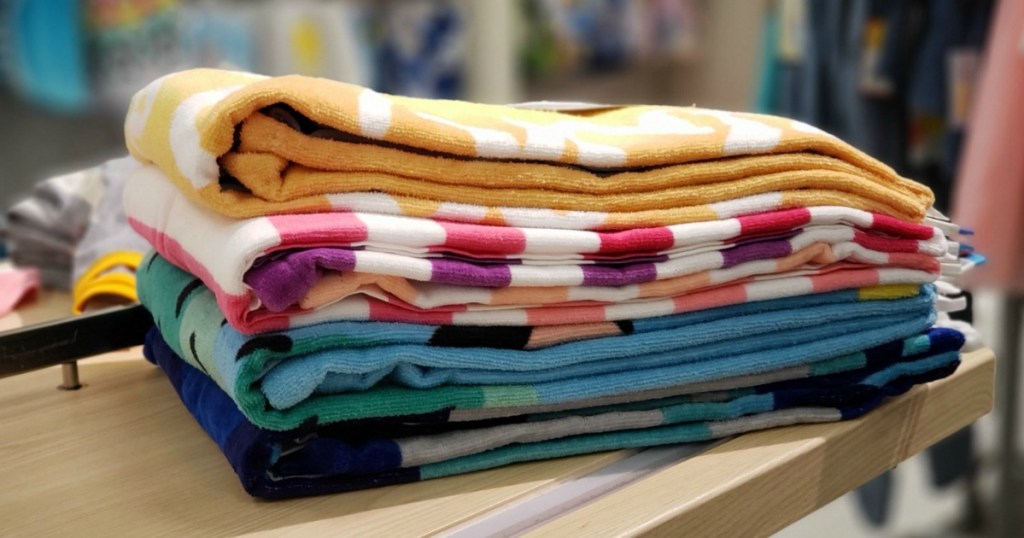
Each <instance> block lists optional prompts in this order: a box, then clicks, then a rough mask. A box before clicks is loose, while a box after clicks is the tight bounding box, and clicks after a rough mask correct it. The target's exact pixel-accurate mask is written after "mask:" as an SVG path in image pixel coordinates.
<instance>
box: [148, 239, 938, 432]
mask: <svg viewBox="0 0 1024 538" xmlns="http://www.w3.org/2000/svg"><path fill="white" fill-rule="evenodd" d="M908 288H909V289H908ZM139 295H140V299H141V300H142V302H143V304H145V305H146V306H147V308H149V310H150V311H151V312H152V313H153V316H154V320H155V322H156V325H157V327H158V328H159V330H160V332H161V334H162V335H164V337H165V339H166V340H167V341H168V343H169V344H170V345H171V347H172V348H173V349H174V350H175V352H176V353H177V354H178V355H180V356H181V357H183V358H184V359H185V360H188V361H190V363H191V364H193V365H194V366H196V367H197V368H199V369H201V370H203V371H204V372H207V373H208V375H210V376H211V377H213V379H214V380H215V381H216V382H217V383H218V384H219V385H220V386H221V387H222V388H223V389H224V390H225V391H226V392H227V393H228V394H230V395H231V396H232V398H234V399H235V400H236V401H237V402H238V403H239V406H240V407H241V408H242V409H243V411H244V412H245V413H246V415H247V416H248V417H249V418H250V420H252V421H253V422H254V423H256V424H258V425H260V426H262V427H265V428H269V429H278V430H280V429H289V428H294V427H297V426H298V425H299V424H302V423H304V422H305V421H314V422H316V423H321V424H323V423H331V422H337V421H340V420H354V419H361V418H374V417H381V416H395V415H412V414H424V413H432V412H439V411H442V410H445V409H449V408H470V409H474V408H488V407H513V406H529V405H547V404H558V403H563V402H572V401H578V400H585V399H590V398H599V397H606V396H616V395H620V394H623V393H627V392H636V391H642V390H654V389H664V388H669V387H672V386H677V385H682V384H687V383H700V382H707V381H715V380H719V379H722V378H727V377H735V376H742V375H750V374H758V373H764V372H768V371H772V370H778V369H782V368H789V367H795V366H803V365H808V364H811V363H818V362H821V361H826V360H829V359H835V358H837V357H841V356H843V355H847V354H855V353H857V352H859V351H861V350H863V349H865V348H867V347H871V346H874V345H880V344H882V343H884V342H888V341H890V340H895V339H899V338H904V337H908V336H911V335H913V334H916V333H919V332H920V331H922V330H924V329H926V328H928V327H930V326H931V325H932V324H933V323H934V321H935V310H934V300H935V293H934V289H933V288H932V287H930V286H927V287H924V288H921V289H918V290H914V289H913V288H912V287H907V286H902V287H889V288H887V289H882V290H856V291H850V292H840V293H836V294H816V295H815V294H812V295H805V296H801V297H795V298H793V299H789V300H785V301H775V302H773V301H764V302H759V303H750V304H741V305H738V306H735V307H730V308H724V309H715V310H707V311H702V312H696V313H692V314H687V315H681V316H666V317H660V318H652V319H637V320H634V321H632V323H630V324H629V325H628V326H627V327H629V329H628V334H623V333H624V332H626V331H623V330H622V328H621V327H622V325H618V327H619V330H620V332H619V335H618V336H608V337H593V336H594V334H593V332H582V333H580V334H582V335H583V336H584V337H589V338H586V339H582V340H579V339H578V338H579V337H574V335H573V333H572V331H573V329H572V328H566V331H567V332H566V333H565V334H563V335H562V336H561V337H557V338H555V340H554V341H555V342H561V343H560V344H557V345H544V344H539V345H537V344H535V345H536V348H534V347H533V346H530V345H529V341H528V340H527V341H526V343H525V344H523V343H522V340H520V343H519V344H518V345H515V344H511V343H506V344H505V345H504V346H501V347H502V348H495V347H490V346H481V347H476V346H475V345H474V343H475V342H474V340H473V337H474V336H479V335H480V334H481V332H479V331H486V330H485V329H477V330H476V331H477V332H474V330H468V331H465V332H462V331H461V330H460V329H461V328H451V327H441V328H438V327H423V326H416V325H404V324H384V323H374V324H367V323H341V322H339V323H329V324H321V325H316V326H311V327H308V328H305V329H296V330H291V331H286V332H280V333H265V334H260V335H257V336H253V337H246V336H244V335H242V334H240V333H239V332H237V331H235V330H234V329H233V328H232V327H231V326H230V325H228V324H227V323H226V321H225V319H224V316H223V314H222V313H221V312H220V310H219V309H218V308H217V304H216V300H215V298H214V295H213V293H212V292H210V291H209V289H208V288H206V287H205V286H203V285H202V283H201V282H200V281H199V280H198V279H195V278H194V277H192V276H191V275H189V274H187V273H185V272H184V271H181V270H180V269H177V268H176V267H174V266H173V265H171V264H169V263H167V262H166V261H164V260H162V259H161V258H159V257H157V256H154V257H152V258H149V259H148V260H147V261H146V262H145V263H144V265H143V267H142V269H141V270H140V272H139ZM908 295H912V296H909V297H908ZM877 296H881V297H894V298H891V299H882V300H873V299H870V298H871V297H877ZM837 303H838V304H837ZM492 330H494V331H495V332H498V333H500V329H498V328H495V329H492ZM586 330H587V331H592V329H590V328H588V329H586ZM483 334H486V332H484V333H483ZM613 334H614V333H613ZM531 336H532V335H531ZM683 341H685V342H687V346H686V347H685V349H680V346H679V342H683ZM517 348H521V349H517Z"/></svg>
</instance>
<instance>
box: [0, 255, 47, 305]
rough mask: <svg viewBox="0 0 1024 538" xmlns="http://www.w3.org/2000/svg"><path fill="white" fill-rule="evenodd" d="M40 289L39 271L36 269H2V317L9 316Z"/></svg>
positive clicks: (0, 300)
mask: <svg viewBox="0 0 1024 538" xmlns="http://www.w3.org/2000/svg"><path fill="white" fill-rule="evenodd" d="M38 289H39V270H38V269H36V268H35V267H16V268H6V269H0V316H5V315H7V314H9V313H10V312H11V311H12V310H14V307H16V306H18V303H20V302H21V301H23V300H24V299H25V298H26V297H28V296H30V295H31V294H32V293H33V292H35V291H36V290H38Z"/></svg>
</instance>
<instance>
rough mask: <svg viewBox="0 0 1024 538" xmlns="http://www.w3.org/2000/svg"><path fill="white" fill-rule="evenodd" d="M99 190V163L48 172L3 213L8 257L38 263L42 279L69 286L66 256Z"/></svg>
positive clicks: (86, 222)
mask: <svg viewBox="0 0 1024 538" xmlns="http://www.w3.org/2000/svg"><path fill="white" fill-rule="evenodd" d="M102 195H103V182H102V173H101V171H100V168H99V167H95V168H88V169H85V170H80V171H77V172H73V173H70V174H65V175H61V176H56V177H52V178H50V179H47V180H45V181H43V182H41V183H39V184H38V185H36V187H35V189H34V190H33V191H32V195H31V196H30V197H28V198H26V199H25V200H22V201H21V202H19V203H17V204H15V205H14V206H12V207H11V208H10V209H9V210H8V212H7V244H8V248H9V250H10V255H11V260H12V261H14V263H16V264H18V265H22V266H34V267H39V268H40V273H41V274H42V278H43V284H45V285H47V286H52V287H56V288H61V289H68V288H70V287H71V282H72V279H71V258H72V256H73V255H74V251H75V245H76V244H77V243H78V241H79V240H80V239H81V238H82V236H83V235H84V234H85V231H86V229H87V227H88V225H89V218H90V216H91V215H92V213H93V210H94V208H95V207H96V205H97V204H98V203H99V201H100V198H101V197H102Z"/></svg>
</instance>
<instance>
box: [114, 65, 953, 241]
mask: <svg viewBox="0 0 1024 538" xmlns="http://www.w3.org/2000/svg"><path fill="white" fill-rule="evenodd" d="M125 138H126V142H127V145H128V148H129V151H131V153H132V155H134V156H135V157H136V158H138V159H139V160H140V161H143V162H145V163H153V164H156V165H157V166H158V167H159V168H160V169H161V170H162V171H163V172H164V173H165V174H167V176H168V177H170V178H171V180H173V181H174V183H175V184H176V185H177V186H178V188H180V189H182V190H183V191H185V192H187V193H188V194H189V195H190V196H191V197H193V198H194V199H196V200H201V201H202V202H203V203H204V204H206V205H207V206H209V207H211V208H213V209H214V210H215V211H217V212H220V213H222V214H225V215H229V216H232V217H251V216H259V215H267V214H284V213H295V212H323V211H334V210H341V211H366V212H372V213H388V214H402V215H409V216H416V217H435V218H442V219H445V220H462V221H467V222H481V223H486V224H501V225H517V226H526V225H528V226H535V227H548V228H575V229H605V230H612V229H627V228H636V227H644V226H657V225H665V224H675V223H681V222H695V221H708V220H716V219H720V218H729V217H733V216H736V215H739V214H749V213H759V212H764V211H769V210H774V209H785V208H794V207H805V206H821V205H847V206H851V207H856V208H859V209H864V210H868V211H873V212H877V213H883V214H886V215H891V216H896V217H899V218H901V219H904V220H909V221H915V222H919V221H921V220H922V219H923V218H924V216H925V211H926V209H927V208H928V207H929V206H930V205H931V203H932V200H933V196H932V194H931V192H930V191H929V190H928V189H927V188H925V187H923V186H921V185H919V184H917V183H914V182H911V181H909V180H906V179H903V178H901V177H899V176H898V175H896V174H895V172H893V171H892V169H890V168H888V167H887V166H885V165H883V164H881V163H880V162H878V161H876V160H874V159H872V158H871V157H869V156H867V155H866V154H864V153H863V152H860V151H858V150H856V149H855V148H853V147H852V146H849V145H847V144H845V143H843V142H842V141H840V140H838V139H836V138H834V137H832V136H830V135H828V134H826V133H823V132H821V131H819V130H818V129H815V128H813V127H810V126H808V125H806V124H804V123H801V122H798V121H793V120H789V119H783V118H777V117H771V116H761V115H755V114H743V113H730V112H721V111H715V110H704V109H698V108H694V107H682V108H681V107H664V106H626V107H619V108H612V109H607V110H601V111H590V112H585V113H579V114H573V113H564V112H546V111H536V110H524V109H517V108H513V107H506V106H497V105H480V104H472V103H462V102H455V101H432V100H425V99H415V98H404V97H395V96H389V95H383V94H380V93H376V92H374V91H372V90H369V89H365V88H360V87H357V86H352V85H348V84H344V83H340V82H334V81H329V80H324V79H316V78H309V77H302V76H286V77H278V78H265V77H260V76H257V75H251V74H246V73H236V72H228V71H218V70H210V69H198V70H191V71H184V72H180V73H175V74H171V75H167V76H164V77H161V78H160V79H157V80H156V81H154V82H152V83H151V84H149V85H148V86H146V87H145V88H143V89H142V90H141V91H140V92H139V93H138V94H136V95H135V97H134V98H133V99H132V103H131V105H130V108H129V112H128V117H127V118H126V121H125Z"/></svg>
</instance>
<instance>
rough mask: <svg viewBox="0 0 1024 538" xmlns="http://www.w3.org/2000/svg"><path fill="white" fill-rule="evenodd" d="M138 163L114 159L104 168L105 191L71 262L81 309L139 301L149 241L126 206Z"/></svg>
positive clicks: (74, 308)
mask: <svg viewBox="0 0 1024 538" xmlns="http://www.w3.org/2000/svg"><path fill="white" fill-rule="evenodd" d="M137 168H138V163H137V162H136V161H135V159H133V158H131V157H122V158H120V159H112V160H110V161H107V162H105V163H103V165H102V166H100V167H99V170H100V181H101V184H102V189H103V196H102V197H100V200H99V203H98V205H97V206H96V209H95V211H93V212H92V215H91V216H90V218H89V224H88V228H87V229H86V232H85V234H84V235H83V236H82V238H81V240H80V241H78V244H77V245H76V247H75V254H74V259H73V265H72V267H73V279H72V282H74V286H73V287H72V290H71V291H72V299H73V304H72V311H73V312H74V313H76V314H81V313H82V312H83V311H85V310H86V309H87V308H102V307H104V306H108V305H113V304H125V303H133V302H135V301H137V300H138V297H137V295H136V293H135V269H136V268H137V267H138V265H139V261H141V260H142V256H143V254H145V253H146V252H147V251H148V250H149V245H148V244H147V243H146V241H145V239H143V238H142V237H141V236H140V235H139V234H138V233H136V232H135V230H133V229H132V227H131V225H129V224H128V217H127V215H126V214H125V210H124V186H125V183H126V182H127V181H128V180H129V177H130V176H131V175H133V174H134V172H135V171H136V169H137Z"/></svg>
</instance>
